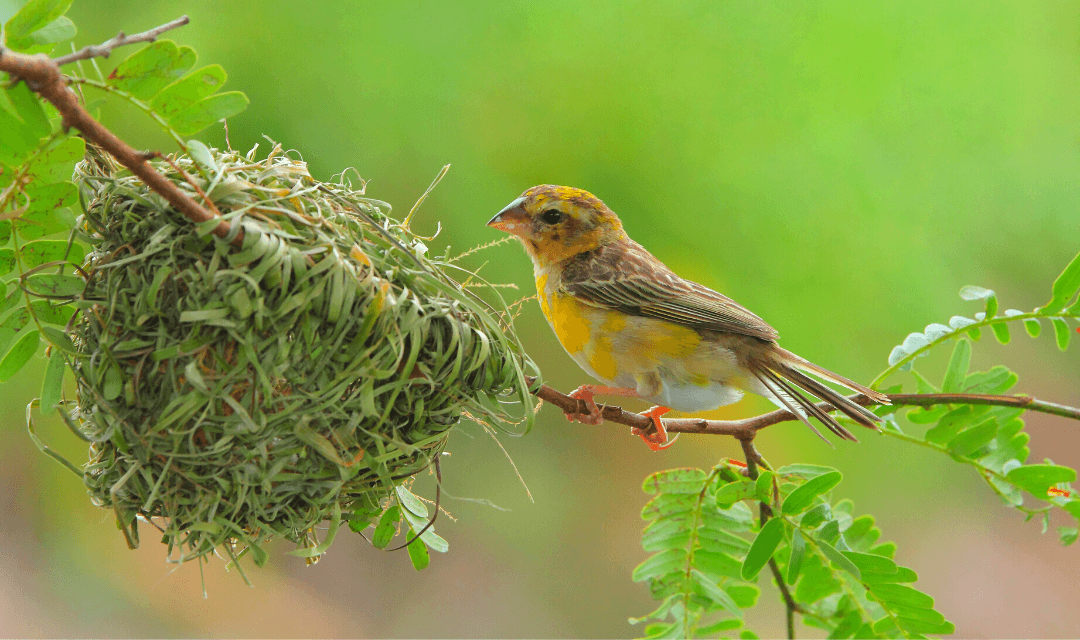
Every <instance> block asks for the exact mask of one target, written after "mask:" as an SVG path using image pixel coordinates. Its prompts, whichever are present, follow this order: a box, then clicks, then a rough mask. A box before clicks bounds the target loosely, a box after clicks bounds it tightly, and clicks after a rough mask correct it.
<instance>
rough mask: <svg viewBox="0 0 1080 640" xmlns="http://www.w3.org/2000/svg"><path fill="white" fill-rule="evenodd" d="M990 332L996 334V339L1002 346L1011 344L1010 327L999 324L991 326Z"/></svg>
mask: <svg viewBox="0 0 1080 640" xmlns="http://www.w3.org/2000/svg"><path fill="white" fill-rule="evenodd" d="M990 330H991V331H993V332H994V337H995V338H997V341H998V342H1000V343H1001V344H1009V339H1010V336H1009V325H1007V324H1005V323H1004V322H998V323H995V324H992V325H990Z"/></svg>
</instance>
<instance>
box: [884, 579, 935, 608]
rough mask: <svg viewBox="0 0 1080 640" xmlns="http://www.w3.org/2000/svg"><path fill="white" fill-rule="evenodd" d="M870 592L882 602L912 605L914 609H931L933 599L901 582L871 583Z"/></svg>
mask: <svg viewBox="0 0 1080 640" xmlns="http://www.w3.org/2000/svg"><path fill="white" fill-rule="evenodd" d="M868 588H869V590H870V593H872V594H874V595H875V596H876V597H878V598H880V599H881V600H882V601H884V602H889V603H893V604H898V605H904V606H908V607H912V608H914V609H931V608H933V606H934V599H933V598H931V597H930V596H928V595H926V594H925V593H923V592H922V591H918V590H916V589H912V588H911V587H909V586H907V585H902V584H888V583H885V584H871V585H869V587H868Z"/></svg>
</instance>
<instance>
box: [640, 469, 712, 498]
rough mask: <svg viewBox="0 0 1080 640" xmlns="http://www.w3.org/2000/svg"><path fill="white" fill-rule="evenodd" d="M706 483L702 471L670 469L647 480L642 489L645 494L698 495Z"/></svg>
mask: <svg viewBox="0 0 1080 640" xmlns="http://www.w3.org/2000/svg"><path fill="white" fill-rule="evenodd" d="M704 482H705V472H704V471H702V470H701V469H692V468H684V469H669V470H667V471H659V472H657V473H654V474H652V475H651V476H649V477H647V478H645V482H643V483H642V484H641V489H642V491H644V492H645V493H698V492H699V491H701V488H702V484H703V483H704Z"/></svg>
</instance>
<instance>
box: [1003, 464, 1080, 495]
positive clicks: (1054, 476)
mask: <svg viewBox="0 0 1080 640" xmlns="http://www.w3.org/2000/svg"><path fill="white" fill-rule="evenodd" d="M1005 477H1006V479H1008V481H1009V482H1011V483H1013V484H1015V485H1016V486H1018V487H1020V488H1021V489H1023V490H1024V491H1027V492H1028V493H1030V494H1031V495H1033V496H1035V497H1036V498H1041V499H1043V500H1045V499H1046V490H1047V489H1049V488H1050V487H1052V486H1054V485H1056V484H1058V483H1059V482H1073V481H1075V480H1076V471H1075V470H1073V469H1070V468H1069V467H1059V466H1057V465H1052V464H1029V465H1025V466H1023V467H1017V468H1016V469H1013V470H1012V471H1010V472H1009V473H1008V474H1006V476H1005Z"/></svg>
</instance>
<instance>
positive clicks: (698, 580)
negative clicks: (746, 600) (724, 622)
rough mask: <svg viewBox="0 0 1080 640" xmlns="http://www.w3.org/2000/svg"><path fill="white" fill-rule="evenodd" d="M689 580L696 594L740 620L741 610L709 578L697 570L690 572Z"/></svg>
mask: <svg viewBox="0 0 1080 640" xmlns="http://www.w3.org/2000/svg"><path fill="white" fill-rule="evenodd" d="M690 579H691V580H693V582H694V586H696V587H697V591H698V593H700V594H701V595H703V596H705V597H706V598H708V599H710V600H712V601H713V602H715V603H717V604H719V605H720V606H721V607H723V608H724V609H726V610H727V611H728V612H730V613H731V615H733V616H735V617H737V618H741V617H742V610H741V609H739V607H738V606H737V605H736V604H735V601H734V600H733V599H732V598H731V596H729V595H728V594H727V592H725V591H724V590H723V589H721V588H720V587H718V586H717V585H716V583H715V582H713V581H712V580H711V579H709V576H707V575H705V574H704V573H702V572H700V571H698V570H697V569H691V570H690Z"/></svg>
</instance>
